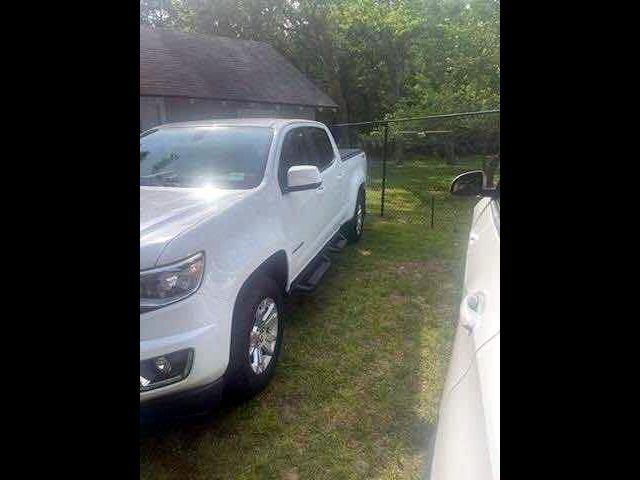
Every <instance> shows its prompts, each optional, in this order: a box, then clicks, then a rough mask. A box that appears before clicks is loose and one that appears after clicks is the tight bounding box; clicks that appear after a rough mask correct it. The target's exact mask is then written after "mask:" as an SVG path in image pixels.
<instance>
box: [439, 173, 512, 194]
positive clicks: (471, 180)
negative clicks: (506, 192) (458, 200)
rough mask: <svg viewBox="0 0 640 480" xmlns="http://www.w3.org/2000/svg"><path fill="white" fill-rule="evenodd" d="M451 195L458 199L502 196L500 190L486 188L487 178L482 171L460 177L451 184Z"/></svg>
mask: <svg viewBox="0 0 640 480" xmlns="http://www.w3.org/2000/svg"><path fill="white" fill-rule="evenodd" d="M450 191H451V195H455V196H457V197H477V196H485V197H495V196H499V195H500V189H487V188H485V177H484V172H483V171H482V170H472V171H470V172H465V173H463V174H461V175H458V176H457V177H456V178H454V179H453V182H451V190H450Z"/></svg>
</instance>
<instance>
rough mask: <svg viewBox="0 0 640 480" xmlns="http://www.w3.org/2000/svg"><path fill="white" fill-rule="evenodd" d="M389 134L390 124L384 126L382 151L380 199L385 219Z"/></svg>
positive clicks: (381, 210)
mask: <svg viewBox="0 0 640 480" xmlns="http://www.w3.org/2000/svg"><path fill="white" fill-rule="evenodd" d="M388 134H389V124H388V123H385V124H384V147H383V150H382V198H381V199H380V216H381V217H384V191H385V189H386V183H387V139H388Z"/></svg>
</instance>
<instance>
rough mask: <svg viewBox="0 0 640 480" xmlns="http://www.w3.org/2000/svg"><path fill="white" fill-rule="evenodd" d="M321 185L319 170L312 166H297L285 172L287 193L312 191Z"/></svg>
mask: <svg viewBox="0 0 640 480" xmlns="http://www.w3.org/2000/svg"><path fill="white" fill-rule="evenodd" d="M320 185H322V177H321V176H320V170H318V167H316V166H313V165H297V166H295V167H291V168H290V169H289V171H288V172H287V191H288V192H300V191H302V190H313V189H315V188H318V187H319V186H320Z"/></svg>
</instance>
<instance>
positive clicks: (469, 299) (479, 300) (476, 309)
mask: <svg viewBox="0 0 640 480" xmlns="http://www.w3.org/2000/svg"><path fill="white" fill-rule="evenodd" d="M484 304H485V296H484V293H482V292H475V293H471V294H469V295H467V296H466V297H464V299H463V300H462V306H461V308H460V320H461V322H462V326H463V327H464V328H465V329H466V330H467V332H469V334H470V333H471V332H472V331H473V329H474V328H475V327H476V325H478V322H479V321H480V319H481V317H482V313H483V312H484Z"/></svg>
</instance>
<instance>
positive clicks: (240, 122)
mask: <svg viewBox="0 0 640 480" xmlns="http://www.w3.org/2000/svg"><path fill="white" fill-rule="evenodd" d="M298 122H304V123H315V124H317V125H318V126H324V124H322V123H320V122H316V121H314V120H306V119H304V118H220V119H211V120H193V121H189V122H177V123H166V124H164V125H158V126H157V127H153V128H154V129H157V128H176V127H215V126H231V125H235V126H242V127H270V128H279V127H283V126H285V125H289V124H291V123H298Z"/></svg>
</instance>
